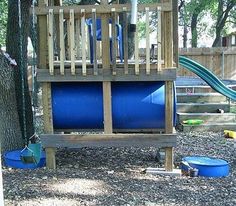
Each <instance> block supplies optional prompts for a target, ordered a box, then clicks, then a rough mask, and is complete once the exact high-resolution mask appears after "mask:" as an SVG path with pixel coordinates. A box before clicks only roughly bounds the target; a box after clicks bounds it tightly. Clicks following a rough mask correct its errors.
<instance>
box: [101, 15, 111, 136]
mask: <svg viewBox="0 0 236 206" xmlns="http://www.w3.org/2000/svg"><path fill="white" fill-rule="evenodd" d="M101 22H102V65H103V69H107V68H110V41H107V40H108V39H109V27H108V26H107V25H108V24H109V16H108V15H107V14H102V15H101ZM103 110H104V115H103V116H104V132H105V133H107V134H110V133H112V108H111V82H108V81H105V82H103Z"/></svg>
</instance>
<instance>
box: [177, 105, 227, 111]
mask: <svg viewBox="0 0 236 206" xmlns="http://www.w3.org/2000/svg"><path fill="white" fill-rule="evenodd" d="M218 109H222V110H224V112H225V113H226V112H229V111H230V104H229V103H177V112H184V113H204V112H207V113H217V110H218Z"/></svg>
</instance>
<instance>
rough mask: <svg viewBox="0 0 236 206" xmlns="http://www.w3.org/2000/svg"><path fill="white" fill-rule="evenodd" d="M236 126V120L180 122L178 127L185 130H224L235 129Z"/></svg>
mask: <svg viewBox="0 0 236 206" xmlns="http://www.w3.org/2000/svg"><path fill="white" fill-rule="evenodd" d="M235 128H236V122H234V123H229V122H227V123H222V122H217V123H204V124H201V125H186V124H180V125H179V126H178V129H179V130H180V131H183V132H191V131H213V132H219V131H224V130H234V131H235Z"/></svg>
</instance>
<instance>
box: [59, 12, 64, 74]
mask: <svg viewBox="0 0 236 206" xmlns="http://www.w3.org/2000/svg"><path fill="white" fill-rule="evenodd" d="M59 30H60V73H61V75H64V71H65V68H64V62H65V40H64V15H63V9H60V11H59Z"/></svg>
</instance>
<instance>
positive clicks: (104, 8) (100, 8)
mask: <svg viewBox="0 0 236 206" xmlns="http://www.w3.org/2000/svg"><path fill="white" fill-rule="evenodd" d="M124 7H126V8H127V11H128V12H130V11H131V4H112V5H80V6H79V7H78V6H77V5H74V6H60V7H59V6H51V7H44V8H42V7H41V8H40V7H35V13H36V14H37V15H47V14H48V10H49V9H53V10H54V12H55V13H59V9H63V10H64V12H65V13H67V14H69V11H70V9H74V10H75V13H80V10H81V9H85V10H86V13H88V14H91V13H92V9H93V8H95V9H96V11H97V13H99V14H108V13H110V12H111V9H112V8H115V9H116V12H118V13H120V12H122V11H123V8H124ZM146 7H149V8H150V11H156V8H157V7H160V8H161V10H162V11H172V4H171V3H168V2H167V3H150V4H139V5H138V11H139V12H143V11H145V8H146ZM31 12H32V11H31Z"/></svg>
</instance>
